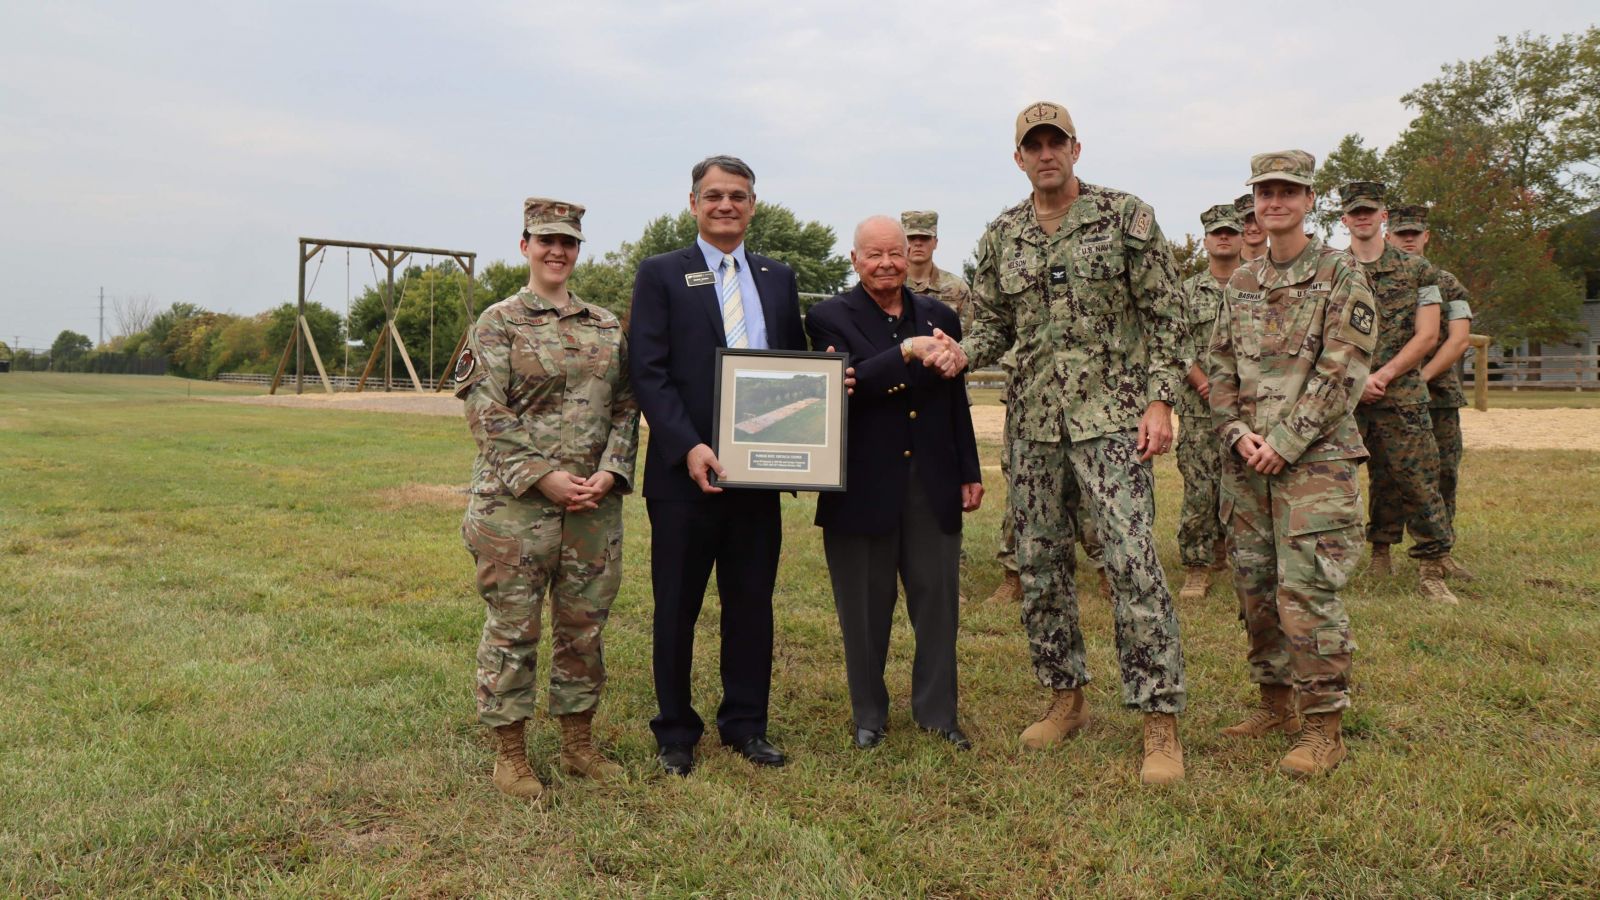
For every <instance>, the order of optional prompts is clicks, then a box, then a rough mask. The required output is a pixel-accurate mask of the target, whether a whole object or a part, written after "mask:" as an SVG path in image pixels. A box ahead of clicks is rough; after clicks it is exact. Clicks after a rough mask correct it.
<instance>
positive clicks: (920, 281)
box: [900, 210, 972, 327]
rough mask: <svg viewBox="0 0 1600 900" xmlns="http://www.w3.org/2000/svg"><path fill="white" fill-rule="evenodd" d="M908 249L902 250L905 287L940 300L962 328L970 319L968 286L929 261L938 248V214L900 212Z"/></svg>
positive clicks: (969, 288) (932, 212)
mask: <svg viewBox="0 0 1600 900" xmlns="http://www.w3.org/2000/svg"><path fill="white" fill-rule="evenodd" d="M900 227H902V228H904V229H905V230H906V240H907V241H909V242H910V249H909V250H907V251H906V264H907V267H908V268H907V270H906V287H907V288H910V290H911V292H912V293H913V294H922V295H924V296H928V297H932V298H934V299H935V300H941V301H943V302H944V305H945V306H948V307H950V311H951V312H953V313H955V314H956V318H957V319H958V320H960V322H961V325H962V327H965V326H966V325H967V324H969V323H970V322H971V321H972V288H971V287H969V286H968V285H967V282H966V280H965V279H963V278H962V277H961V276H960V275H957V274H955V273H954V272H946V271H945V270H944V269H941V268H939V267H938V266H936V265H934V263H933V251H935V250H937V249H939V214H938V213H936V212H934V211H933V210H906V211H905V212H903V213H901V214H900Z"/></svg>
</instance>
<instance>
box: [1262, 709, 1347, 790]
mask: <svg viewBox="0 0 1600 900" xmlns="http://www.w3.org/2000/svg"><path fill="white" fill-rule="evenodd" d="M1342 716H1343V714H1342V713H1337V712H1331V713H1312V714H1310V715H1308V716H1306V717H1305V727H1304V728H1302V729H1300V739H1299V740H1297V741H1295V742H1294V746H1293V747H1291V748H1289V753H1288V755H1286V756H1284V758H1283V759H1282V760H1280V761H1279V762H1278V771H1280V772H1282V773H1283V774H1285V775H1289V776H1292V777H1294V778H1314V777H1316V776H1318V775H1326V774H1328V773H1329V772H1332V771H1333V770H1334V769H1335V768H1337V767H1338V765H1339V763H1340V762H1342V761H1343V760H1344V737H1343V736H1341V735H1340V734H1339V720H1340V719H1341V718H1342Z"/></svg>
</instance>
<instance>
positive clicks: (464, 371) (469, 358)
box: [456, 348, 478, 383]
mask: <svg viewBox="0 0 1600 900" xmlns="http://www.w3.org/2000/svg"><path fill="white" fill-rule="evenodd" d="M477 365H478V358H477V357H476V356H473V355H472V349H471V348H468V349H465V350H462V351H461V358H460V359H458V360H456V381H457V382H458V383H459V382H462V381H466V380H467V378H468V376H470V375H471V374H472V370H473V368H474V367H476V366H477Z"/></svg>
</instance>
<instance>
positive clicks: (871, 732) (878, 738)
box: [856, 728, 888, 750]
mask: <svg viewBox="0 0 1600 900" xmlns="http://www.w3.org/2000/svg"><path fill="white" fill-rule="evenodd" d="M887 730H888V729H885V728H857V729H856V749H858V750H871V749H872V748H873V747H876V746H878V745H879V744H881V743H883V736H884V733H885V732H886V731H887Z"/></svg>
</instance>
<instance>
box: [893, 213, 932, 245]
mask: <svg viewBox="0 0 1600 900" xmlns="http://www.w3.org/2000/svg"><path fill="white" fill-rule="evenodd" d="M900 227H901V228H904V229H905V232H906V237H931V238H936V237H938V236H939V214H938V213H936V212H934V211H933V210H931V209H908V210H906V211H905V212H903V213H901V214H900Z"/></svg>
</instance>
